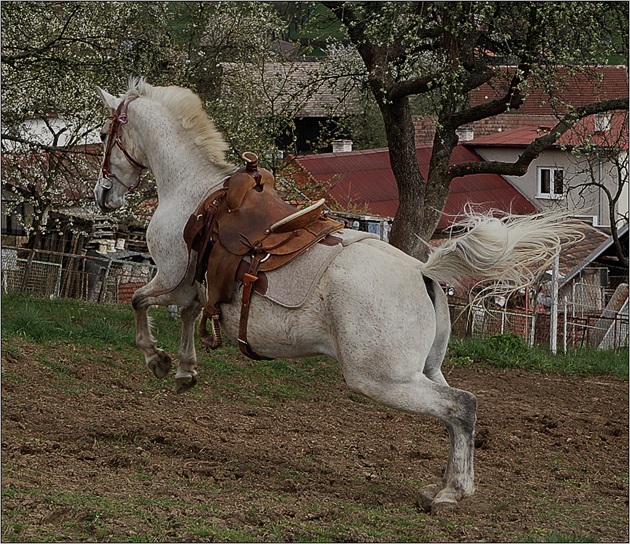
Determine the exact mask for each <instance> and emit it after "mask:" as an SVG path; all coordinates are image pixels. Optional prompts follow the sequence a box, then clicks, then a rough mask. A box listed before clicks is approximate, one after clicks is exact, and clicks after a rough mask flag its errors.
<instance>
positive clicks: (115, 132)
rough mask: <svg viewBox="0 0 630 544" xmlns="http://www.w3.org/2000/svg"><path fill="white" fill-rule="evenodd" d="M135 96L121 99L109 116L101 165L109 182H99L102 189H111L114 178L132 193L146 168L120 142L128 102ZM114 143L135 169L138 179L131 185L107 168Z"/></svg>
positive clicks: (104, 176)
mask: <svg viewBox="0 0 630 544" xmlns="http://www.w3.org/2000/svg"><path fill="white" fill-rule="evenodd" d="M136 98H139V97H138V95H136V96H132V97H131V98H129V99H125V100H123V101H122V102H121V103H120V104H119V106H118V108H117V109H116V113H115V114H114V115H113V117H112V118H111V119H112V122H111V125H110V127H109V134H108V135H107V145H106V147H105V155H104V156H103V165H102V167H101V172H102V174H103V179H105V180H107V181H109V182H110V184H109V186H107V185H104V184H103V183H102V182H101V187H103V188H104V189H111V188H112V185H111V181H112V180H114V181H116V182H117V183H119V184H120V185H122V186H123V187H124V188H125V189H127V191H128V192H130V193H133V192H134V191H135V190H136V189H137V188H138V186H139V185H140V181H141V177H142V171H143V170H146V169H147V167H146V166H144V165H142V164H140V163H139V162H138V161H137V160H136V159H134V158H133V157H132V156H131V155H130V154H129V152H128V151H127V150H126V149H125V147H124V146H123V142H122V126H123V125H125V124H127V109H128V108H129V104H130V103H131V102H133V101H134V100H135V99H136ZM114 145H117V146H118V148H119V149H120V150H121V151H122V152H123V155H124V156H125V158H126V159H127V161H128V162H129V164H131V166H133V167H134V169H135V170H136V173H137V175H138V179H137V180H136V182H135V183H134V184H133V185H125V184H124V183H123V182H122V181H120V179H118V176H116V174H114V173H113V172H112V171H111V170H110V169H109V168H110V160H111V154H112V150H113V149H114Z"/></svg>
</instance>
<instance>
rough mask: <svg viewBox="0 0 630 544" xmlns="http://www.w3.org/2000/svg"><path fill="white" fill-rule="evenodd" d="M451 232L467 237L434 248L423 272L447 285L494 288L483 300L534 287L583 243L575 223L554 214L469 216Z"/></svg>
mask: <svg viewBox="0 0 630 544" xmlns="http://www.w3.org/2000/svg"><path fill="white" fill-rule="evenodd" d="M453 229H454V230H460V229H464V230H465V232H464V234H462V235H459V236H457V237H454V238H450V239H449V240H447V241H446V242H445V243H443V244H442V245H441V246H439V247H437V248H436V249H435V250H434V251H433V252H432V253H431V254H430V255H429V258H428V259H427V261H426V262H425V263H422V267H421V268H422V272H423V274H424V275H426V276H428V277H429V278H431V279H433V280H436V281H442V282H446V283H451V284H459V283H460V282H461V280H463V279H465V278H470V279H474V280H478V282H479V284H486V282H493V283H492V284H491V285H486V287H484V288H483V289H482V291H481V293H480V295H482V296H484V297H485V296H491V295H494V294H498V293H501V294H505V293H509V292H513V291H516V290H518V289H520V288H522V287H526V286H528V285H531V284H533V283H535V282H536V281H537V280H538V279H539V277H540V276H541V274H542V273H544V272H545V271H546V270H549V269H550V268H551V267H552V265H553V261H554V258H555V256H556V255H557V254H558V253H559V252H560V250H561V248H562V247H563V246H565V245H567V244H571V243H575V242H577V241H578V240H581V239H582V238H583V237H584V235H583V233H582V232H581V231H580V228H579V224H578V223H577V222H570V221H568V218H567V216H566V214H559V213H557V212H556V213H542V214H537V215H526V216H523V215H506V216H505V217H502V218H500V219H497V218H495V217H493V216H492V215H491V214H490V213H488V214H479V213H474V212H467V213H466V215H465V216H464V218H463V220H461V221H459V222H457V223H456V224H455V225H453Z"/></svg>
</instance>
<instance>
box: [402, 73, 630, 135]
mask: <svg viewBox="0 0 630 544" xmlns="http://www.w3.org/2000/svg"><path fill="white" fill-rule="evenodd" d="M514 70H515V67H514V66H503V67H499V74H498V75H497V76H496V77H495V78H494V79H492V80H491V81H489V82H488V83H485V84H483V85H481V86H479V87H477V88H476V89H473V90H472V91H471V92H470V93H469V95H468V100H469V104H470V106H472V107H474V106H479V105H481V104H484V103H486V102H491V101H492V100H494V99H496V98H498V97H501V96H503V95H504V93H505V89H506V85H507V84H508V82H509V81H510V80H511V78H512V75H513V72H514ZM556 74H557V76H558V80H559V84H558V85H556V86H552V87H551V88H546V87H545V82H544V81H537V80H532V82H531V85H530V86H528V87H526V88H525V91H524V92H525V93H526V99H525V102H524V103H523V104H522V105H521V106H520V107H519V108H518V109H515V110H508V111H506V112H504V113H501V114H499V115H495V116H493V117H489V118H487V119H481V120H479V121H476V122H474V123H470V124H468V125H464V126H463V127H462V129H461V131H460V141H467V140H472V139H473V138H478V137H480V136H486V135H488V134H494V133H497V132H505V131H507V130H514V129H517V128H519V127H522V126H535V127H540V126H554V125H555V124H556V123H557V122H558V116H561V115H563V114H565V113H567V111H568V107H567V104H570V105H571V106H573V107H579V106H584V105H586V104H590V103H593V102H598V101H600V100H608V99H612V98H621V97H627V96H628V69H627V67H626V66H592V67H587V68H586V69H584V67H582V68H581V69H580V71H575V70H574V69H571V68H570V67H558V68H557V70H556ZM414 124H415V127H416V131H415V139H416V144H422V143H432V142H433V136H434V134H435V119H434V118H432V117H423V118H418V119H416V120H415V122H414Z"/></svg>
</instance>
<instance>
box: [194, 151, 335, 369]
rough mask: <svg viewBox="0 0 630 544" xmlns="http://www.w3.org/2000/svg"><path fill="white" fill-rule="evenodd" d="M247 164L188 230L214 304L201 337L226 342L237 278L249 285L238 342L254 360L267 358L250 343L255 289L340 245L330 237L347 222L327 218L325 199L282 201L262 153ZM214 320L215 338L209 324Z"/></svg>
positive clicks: (249, 156) (213, 344)
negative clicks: (310, 253) (321, 249)
mask: <svg viewBox="0 0 630 544" xmlns="http://www.w3.org/2000/svg"><path fill="white" fill-rule="evenodd" d="M243 159H244V160H245V166H244V167H243V168H240V169H239V170H237V171H236V172H235V173H234V174H232V176H231V177H230V178H228V179H227V180H226V181H225V183H224V184H223V187H222V188H221V189H219V190H218V191H215V192H214V193H212V194H211V195H210V196H209V197H208V198H207V199H206V200H204V202H202V203H201V205H200V206H199V207H198V208H197V210H196V211H195V213H194V214H193V215H191V216H190V218H189V220H188V223H187V224H186V227H185V228H184V240H185V241H186V244H187V245H188V250H189V252H190V250H192V249H194V250H195V251H197V253H198V260H197V269H196V274H195V279H196V280H197V281H199V282H202V283H203V282H204V280H205V281H206V284H207V287H208V303H207V304H206V306H205V308H204V310H203V314H202V317H201V320H200V322H199V326H198V332H199V339H200V340H201V342H202V343H203V344H204V346H206V348H208V349H216V348H218V347H219V346H221V344H222V339H221V329H220V325H219V319H220V315H221V313H220V310H219V306H220V305H221V304H222V303H228V302H231V300H232V295H233V291H234V282H235V281H237V280H240V281H241V282H242V283H243V294H242V301H241V319H240V324H239V334H238V343H239V348H240V349H241V352H243V353H244V354H245V355H246V356H248V357H250V358H251V359H264V357H261V356H259V355H257V354H256V353H254V352H253V351H252V349H251V348H250V346H249V344H248V342H247V321H248V318H249V305H250V300H251V294H252V290H253V289H254V288H256V290H257V291H259V292H260V291H262V290H261V289H258V287H260V284H262V283H263V281H261V279H264V274H263V273H264V272H266V271H270V270H275V269H276V268H279V267H281V266H283V265H285V264H287V263H288V262H290V261H291V260H293V259H295V258H296V257H297V256H298V255H301V254H302V253H303V252H304V251H306V250H307V249H308V248H309V247H311V246H312V245H314V244H316V243H318V242H323V243H338V242H339V241H340V240H339V239H338V238H335V237H331V238H330V239H329V240H326V237H327V236H328V235H329V234H331V233H333V232H336V231H338V230H340V229H342V228H343V226H344V225H343V224H341V223H339V222H338V221H334V220H332V219H329V218H327V217H325V216H324V199H321V200H320V201H319V202H316V203H315V204H313V205H312V206H309V207H308V208H305V209H303V210H298V209H297V208H295V207H294V206H291V205H290V204H287V203H286V202H284V201H283V200H281V199H280V197H279V196H278V194H277V193H276V191H275V189H274V178H273V175H272V174H271V172H269V171H267V170H265V169H263V168H258V157H256V155H255V154H254V153H249V152H248V153H244V154H243ZM208 319H210V320H211V323H212V336H211V335H210V334H209V333H208V330H207V328H206V324H207V320H208Z"/></svg>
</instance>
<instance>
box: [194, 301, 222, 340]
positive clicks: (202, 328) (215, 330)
mask: <svg viewBox="0 0 630 544" xmlns="http://www.w3.org/2000/svg"><path fill="white" fill-rule="evenodd" d="M208 317H210V322H211V329H212V337H211V336H210V335H209V334H208V329H207V326H206V323H207V321H208ZM220 319H221V314H216V313H214V314H211V313H209V312H208V313H207V312H206V310H205V309H204V311H203V314H202V315H201V319H200V320H199V326H198V327H197V332H198V334H199V340H200V341H201V343H202V344H203V345H204V347H205V348H206V349H208V350H211V349H218V348H220V347H221V346H222V345H223V337H222V336H221V323H220V321H219V320H220Z"/></svg>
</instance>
